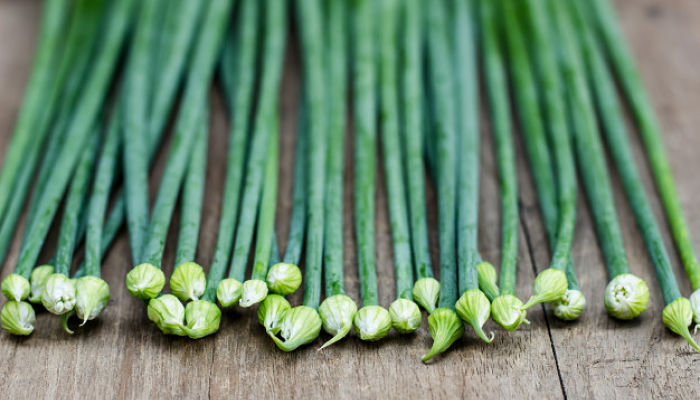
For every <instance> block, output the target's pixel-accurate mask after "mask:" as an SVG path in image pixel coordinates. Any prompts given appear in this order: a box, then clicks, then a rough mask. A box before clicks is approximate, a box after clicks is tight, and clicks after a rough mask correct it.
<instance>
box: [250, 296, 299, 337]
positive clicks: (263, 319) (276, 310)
mask: <svg viewBox="0 0 700 400" xmlns="http://www.w3.org/2000/svg"><path fill="white" fill-rule="evenodd" d="M291 308H292V306H291V305H290V304H289V302H288V301H287V299H285V298H284V297H283V296H280V295H278V294H271V295H269V296H267V297H265V300H263V302H262V303H260V307H258V322H260V325H262V326H264V327H265V330H266V331H271V332H273V333H275V334H276V333H277V332H279V330H280V324H281V322H282V318H284V313H286V312H287V311H288V310H290V309H291Z"/></svg>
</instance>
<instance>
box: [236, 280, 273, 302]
mask: <svg viewBox="0 0 700 400" xmlns="http://www.w3.org/2000/svg"><path fill="white" fill-rule="evenodd" d="M266 296H267V283H265V282H263V281H261V280H259V279H251V280H249V281H245V282H243V294H242V295H241V300H240V302H239V303H238V305H239V306H241V307H243V308H248V307H250V306H252V305H255V304H258V303H260V302H261V301H263V300H264V299H265V297H266Z"/></svg>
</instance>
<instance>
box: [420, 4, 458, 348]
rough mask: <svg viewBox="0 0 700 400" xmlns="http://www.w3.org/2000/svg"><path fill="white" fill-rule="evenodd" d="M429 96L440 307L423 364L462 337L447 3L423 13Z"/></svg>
mask: <svg viewBox="0 0 700 400" xmlns="http://www.w3.org/2000/svg"><path fill="white" fill-rule="evenodd" d="M426 12H427V17H426V22H427V24H426V26H425V33H426V38H425V40H426V42H427V46H428V53H427V58H428V62H427V64H428V74H427V77H428V80H429V85H428V86H429V92H430V93H429V97H430V99H431V100H432V101H431V103H432V104H431V107H432V111H433V118H432V126H431V129H432V133H431V136H432V138H431V140H429V143H431V145H432V146H434V147H433V149H432V151H431V153H432V154H433V157H434V160H435V166H436V168H435V172H436V180H435V184H436V185H437V202H438V235H439V247H440V283H441V288H440V301H439V303H438V305H439V308H437V309H435V310H434V311H433V312H431V313H430V316H429V317H428V327H429V328H430V335H431V336H432V337H433V346H432V348H431V349H430V351H429V352H428V353H427V354H426V355H425V356H423V362H425V361H428V360H430V359H431V358H432V357H434V356H435V355H437V354H440V353H442V352H444V351H445V350H447V349H448V348H449V347H450V346H451V345H452V343H454V342H455V341H456V340H457V339H459V338H460V337H462V334H463V332H464V326H463V325H464V324H463V323H462V320H460V319H459V317H458V316H457V313H456V312H455V310H454V307H455V302H456V301H457V268H456V265H455V264H456V245H457V243H456V240H455V239H456V238H455V236H456V229H455V220H456V217H457V212H456V211H457V208H456V204H455V198H456V195H457V158H456V156H457V146H456V143H457V132H456V131H457V123H456V121H457V119H456V113H455V105H456V104H455V102H454V99H455V90H454V76H453V74H454V71H453V66H452V61H451V59H450V46H449V43H451V41H450V40H449V36H448V27H449V22H450V20H449V18H448V9H447V5H446V4H445V3H440V4H437V3H436V4H431V5H430V6H429V7H428V9H427V10H426Z"/></svg>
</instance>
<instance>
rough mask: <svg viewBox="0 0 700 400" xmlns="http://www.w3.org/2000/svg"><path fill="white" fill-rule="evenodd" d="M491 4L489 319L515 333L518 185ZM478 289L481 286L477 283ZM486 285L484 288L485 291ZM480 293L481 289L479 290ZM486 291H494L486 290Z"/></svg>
mask: <svg viewBox="0 0 700 400" xmlns="http://www.w3.org/2000/svg"><path fill="white" fill-rule="evenodd" d="M496 17H497V16H496V10H495V7H494V4H493V3H492V2H490V1H482V2H481V3H480V21H481V28H482V32H481V37H482V38H483V49H482V51H483V60H484V64H483V70H484V72H485V75H486V77H485V78H486V79H485V80H486V89H487V94H488V99H489V104H490V108H491V110H490V111H491V121H492V124H493V134H494V137H495V142H496V156H497V157H496V158H497V162H498V172H499V178H500V184H501V227H502V233H501V234H502V236H503V241H502V242H503V244H502V246H503V248H502V256H501V276H500V288H499V291H498V293H499V294H498V295H497V297H495V298H494V299H493V300H492V303H491V317H492V318H493V320H494V321H496V323H498V324H499V325H501V326H502V327H503V328H505V329H507V330H510V331H514V330H516V329H518V327H519V326H520V324H521V323H526V324H528V323H529V322H528V320H527V319H525V316H526V311H525V309H524V308H523V306H524V304H523V303H522V301H520V299H518V298H517V297H516V296H515V279H516V263H517V256H518V187H517V185H518V182H517V177H516V171H515V154H514V150H513V137H512V126H511V120H510V117H511V110H510V106H509V99H508V87H507V80H506V72H505V65H504V60H503V54H504V51H503V49H501V48H500V45H499V42H500V37H499V32H498V25H497V19H496ZM477 271H478V272H479V273H480V274H481V275H483V276H484V278H482V280H484V281H485V282H490V284H489V285H488V286H493V284H492V282H493V281H495V275H496V274H495V271H493V272H492V268H489V266H488V265H485V264H483V263H482V264H481V265H480V266H477ZM480 286H481V284H480ZM486 287H487V286H484V288H486ZM482 290H483V289H482ZM485 292H486V293H487V295H488V292H494V290H492V289H487V290H485Z"/></svg>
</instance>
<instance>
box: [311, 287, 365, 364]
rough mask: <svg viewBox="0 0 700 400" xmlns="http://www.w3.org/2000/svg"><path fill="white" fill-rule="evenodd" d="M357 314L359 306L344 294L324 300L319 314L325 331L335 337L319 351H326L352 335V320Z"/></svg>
mask: <svg viewBox="0 0 700 400" xmlns="http://www.w3.org/2000/svg"><path fill="white" fill-rule="evenodd" d="M356 312H357V305H356V304H355V302H354V301H353V300H352V299H351V298H350V297H349V296H346V295H344V294H336V295H335V296H331V297H327V298H326V299H325V300H323V303H321V307H319V308H318V313H319V314H320V316H321V321H322V322H323V330H325V331H326V333H328V334H329V335H331V336H333V337H332V338H331V339H330V340H328V341H327V342H326V343H324V344H323V346H321V349H319V350H322V349H325V348H326V347H328V346H330V345H332V344H333V343H335V342H337V341H339V340H340V339H342V338H344V337H345V336H347V334H348V333H350V329H352V318H353V317H354V316H355V313H356Z"/></svg>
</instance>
